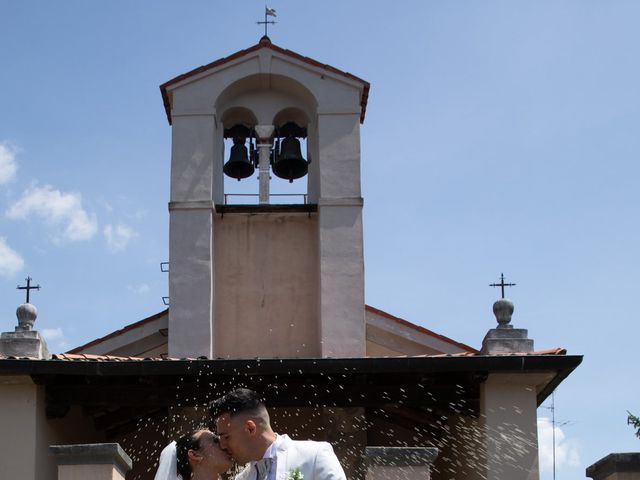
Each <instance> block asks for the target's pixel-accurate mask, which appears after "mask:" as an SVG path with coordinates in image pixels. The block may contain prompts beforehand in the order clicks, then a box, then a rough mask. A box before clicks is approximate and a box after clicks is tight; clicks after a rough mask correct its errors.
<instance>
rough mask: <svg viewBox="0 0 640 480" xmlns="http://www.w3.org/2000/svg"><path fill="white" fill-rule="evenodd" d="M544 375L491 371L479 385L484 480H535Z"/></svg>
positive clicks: (545, 379)
mask: <svg viewBox="0 0 640 480" xmlns="http://www.w3.org/2000/svg"><path fill="white" fill-rule="evenodd" d="M548 380H549V378H548V376H547V375H546V374H525V373H521V374H518V373H514V374H491V375H489V378H488V379H487V380H486V381H485V382H484V383H483V384H482V385H481V388H480V412H481V422H480V424H481V427H482V429H483V432H484V435H485V437H484V440H485V452H486V460H487V463H486V466H487V472H486V479H487V480H538V479H539V478H540V471H539V462H538V427H537V401H536V395H537V388H538V385H542V384H545V383H546V382H547V381H548Z"/></svg>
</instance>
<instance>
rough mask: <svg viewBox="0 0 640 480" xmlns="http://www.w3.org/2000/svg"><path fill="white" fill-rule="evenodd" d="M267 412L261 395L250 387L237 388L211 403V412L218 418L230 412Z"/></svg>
mask: <svg viewBox="0 0 640 480" xmlns="http://www.w3.org/2000/svg"><path fill="white" fill-rule="evenodd" d="M263 412H264V413H266V407H265V405H264V402H263V401H262V398H260V395H258V393H257V392H254V391H253V390H249V389H248V388H236V389H235V390H231V391H230V392H228V393H227V394H225V395H223V396H222V397H220V398H217V399H215V400H214V401H213V402H211V403H210V404H209V414H210V415H211V418H218V417H219V416H220V415H224V414H225V413H228V414H230V415H232V416H233V415H235V414H236V413H252V414H255V415H256V416H262V415H261V414H263ZM267 418H268V417H267Z"/></svg>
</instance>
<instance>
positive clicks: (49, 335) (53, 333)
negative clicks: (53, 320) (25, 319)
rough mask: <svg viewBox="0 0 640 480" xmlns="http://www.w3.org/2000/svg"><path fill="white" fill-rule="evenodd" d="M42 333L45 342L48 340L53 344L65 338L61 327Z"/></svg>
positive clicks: (47, 329)
mask: <svg viewBox="0 0 640 480" xmlns="http://www.w3.org/2000/svg"><path fill="white" fill-rule="evenodd" d="M41 333H42V336H43V337H44V339H45V340H48V341H51V342H52V341H54V340H60V339H62V338H64V333H62V329H61V328H60V327H58V328H44V329H43V330H42V332H41Z"/></svg>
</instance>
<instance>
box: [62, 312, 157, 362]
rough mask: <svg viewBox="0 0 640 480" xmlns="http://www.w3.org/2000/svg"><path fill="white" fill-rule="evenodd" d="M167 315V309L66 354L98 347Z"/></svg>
mask: <svg viewBox="0 0 640 480" xmlns="http://www.w3.org/2000/svg"><path fill="white" fill-rule="evenodd" d="M168 313H169V309H168V308H167V309H165V310H163V311H161V312H158V313H156V314H155V315H151V316H150V317H147V318H144V319H142V320H139V321H137V322H135V323H132V324H130V325H127V326H126V327H124V328H121V329H120V330H116V331H115V332H111V333H109V334H108V335H105V336H104V337H100V338H96V339H95V340H92V341H90V342H89V343H85V344H84V345H80V346H79V347H76V348H72V349H71V350H69V351H68V352H67V353H78V352H81V351H82V350H85V349H87V348H89V347H93V346H94V345H98V344H100V343H102V342H104V341H105V340H109V339H110V338H114V337H119V336H120V335H122V334H123V333H127V332H129V331H131V330H135V329H136V328H139V327H142V326H143V325H146V324H147V323H151V322H153V321H154V320H157V319H159V318H161V317H163V316H165V315H167V314H168Z"/></svg>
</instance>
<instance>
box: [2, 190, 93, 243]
mask: <svg viewBox="0 0 640 480" xmlns="http://www.w3.org/2000/svg"><path fill="white" fill-rule="evenodd" d="M31 215H35V216H38V217H40V218H42V219H43V220H44V221H45V222H46V223H47V224H48V225H50V226H51V227H54V228H56V229H57V230H56V232H55V233H54V240H60V239H65V240H70V241H79V240H89V239H90V238H92V237H93V236H94V235H95V233H96V232H97V230H98V222H97V220H96V216H95V214H89V213H87V211H86V210H85V209H84V208H82V197H81V195H80V194H79V193H75V192H70V193H65V192H61V191H60V190H56V189H54V188H53V187H52V186H50V185H44V186H42V187H39V186H37V185H36V186H34V187H30V188H28V189H27V190H25V192H24V193H23V194H22V198H20V200H18V201H17V202H16V203H14V204H13V205H12V206H11V207H10V208H9V210H7V216H8V217H9V218H12V219H20V220H22V219H26V218H27V217H29V216H31Z"/></svg>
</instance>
